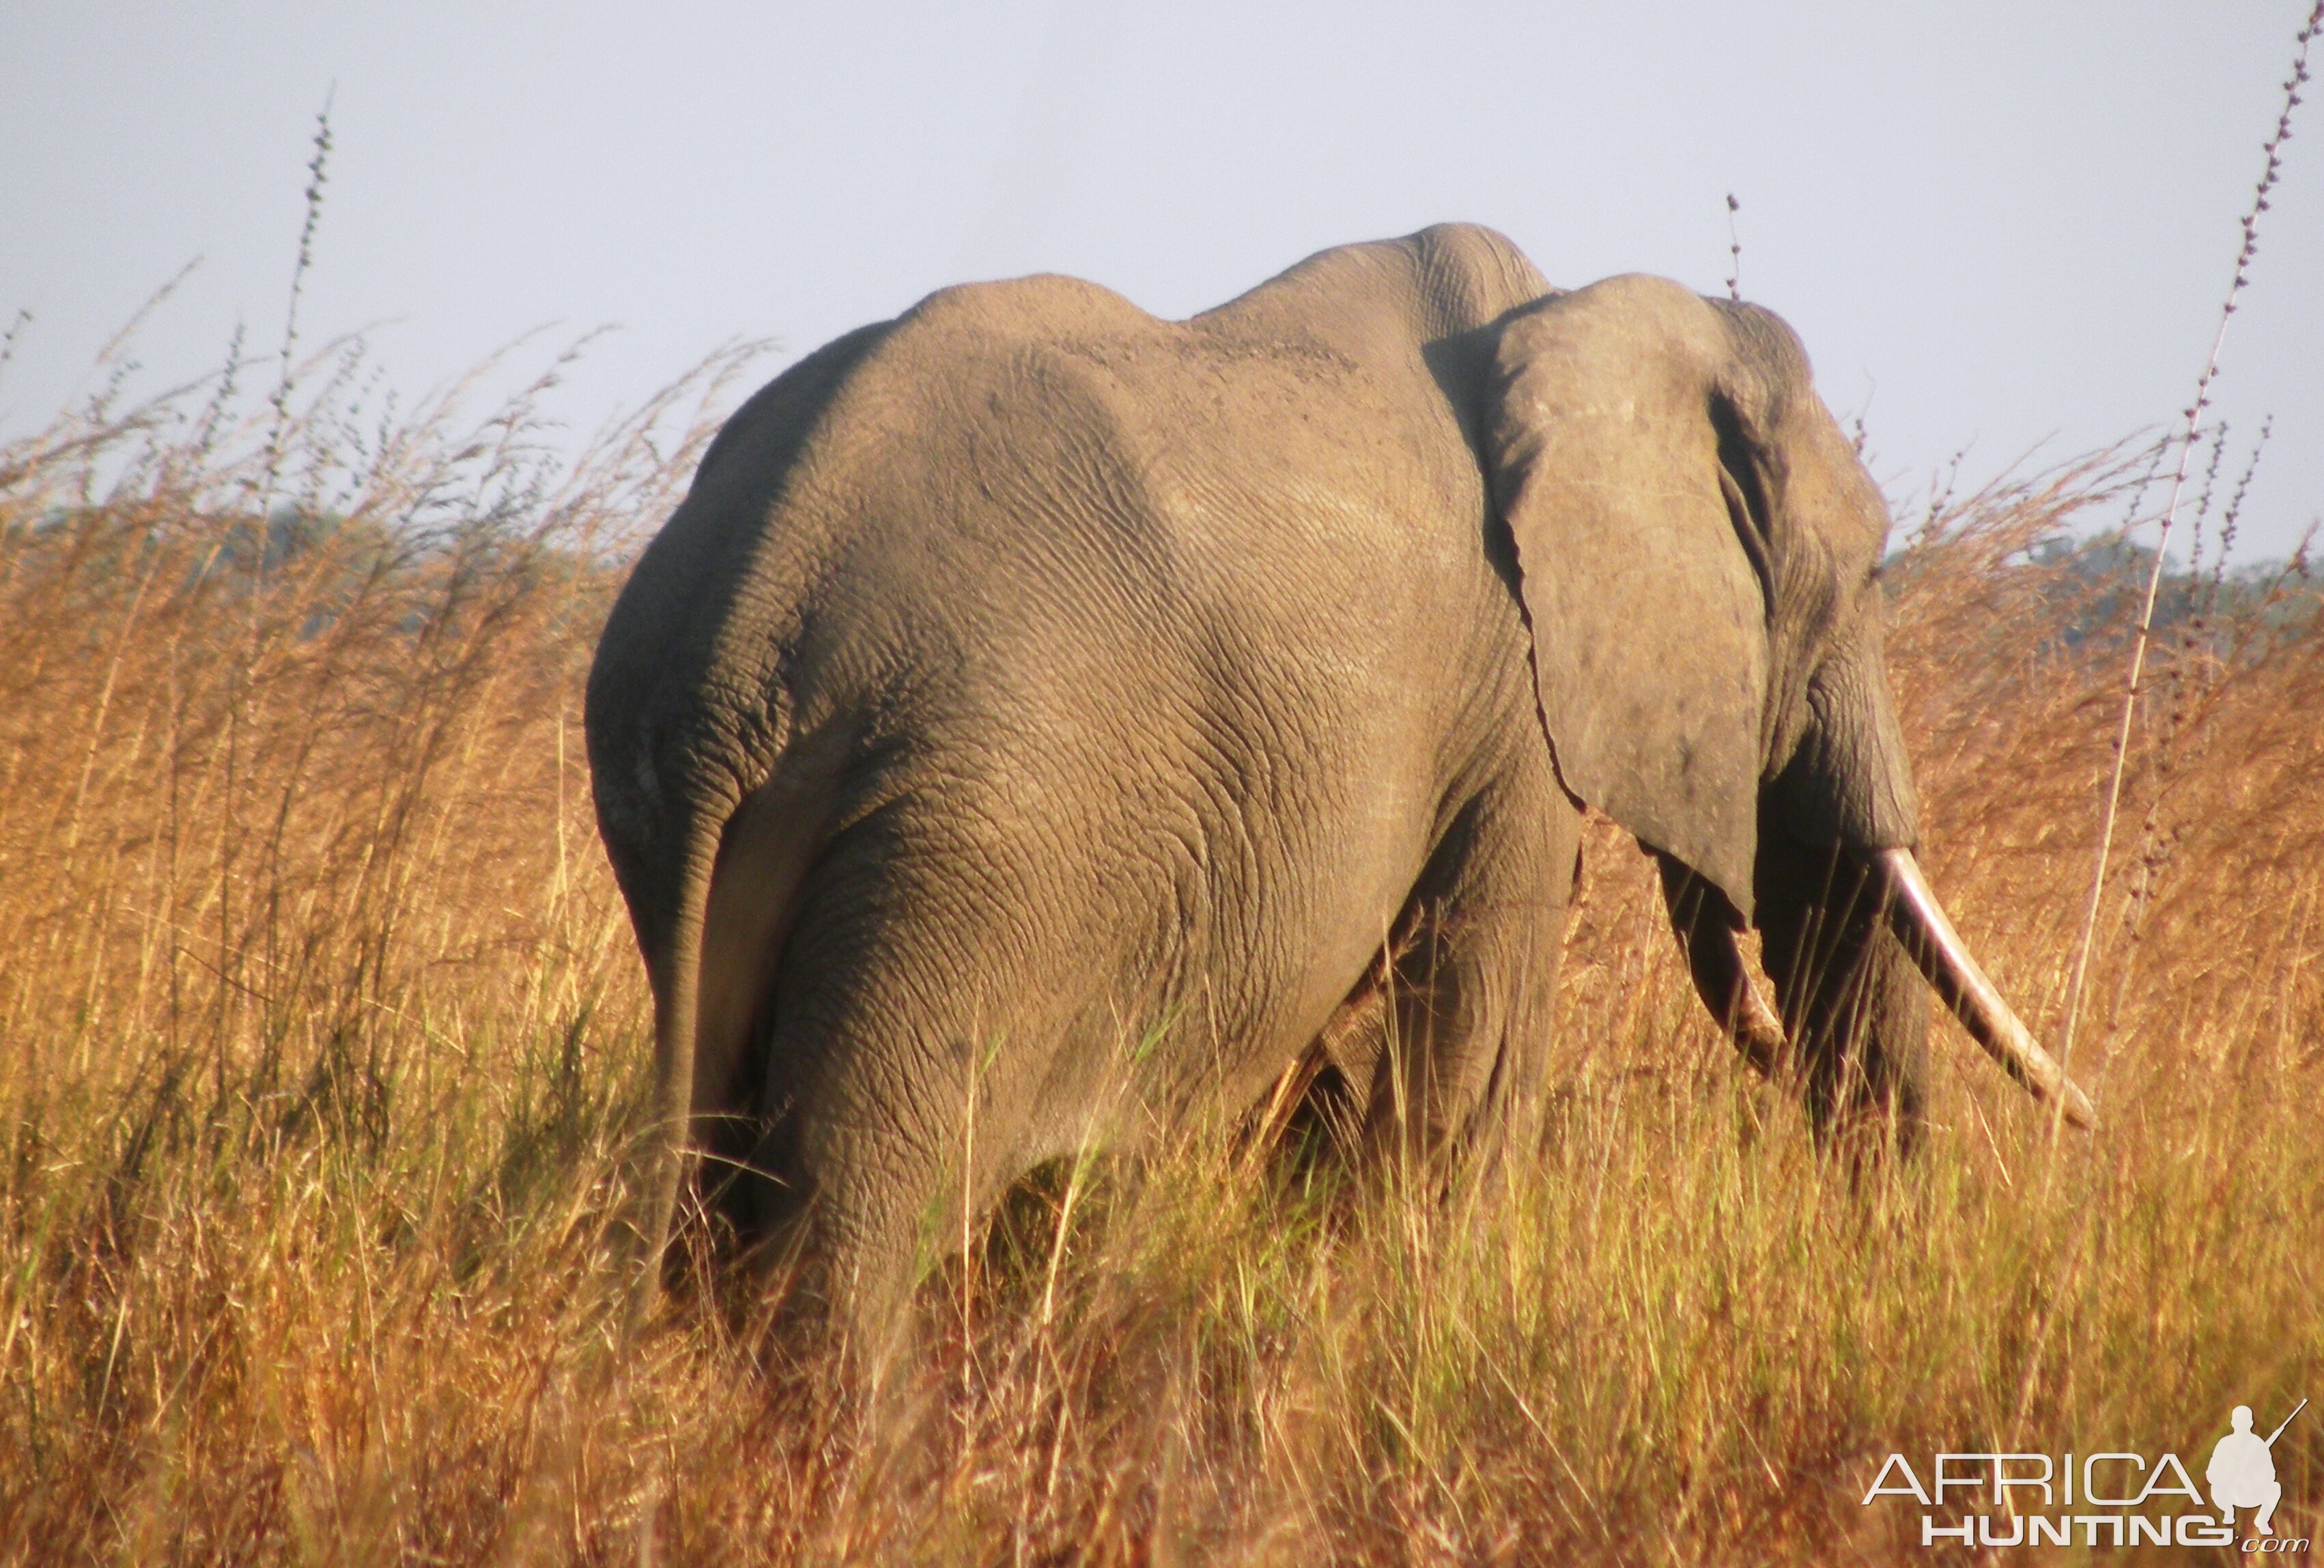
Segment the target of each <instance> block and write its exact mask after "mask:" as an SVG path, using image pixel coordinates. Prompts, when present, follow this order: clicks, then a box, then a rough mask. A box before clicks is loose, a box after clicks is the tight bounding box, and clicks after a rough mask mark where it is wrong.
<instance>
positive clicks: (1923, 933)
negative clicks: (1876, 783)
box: [1872, 849, 2098, 1128]
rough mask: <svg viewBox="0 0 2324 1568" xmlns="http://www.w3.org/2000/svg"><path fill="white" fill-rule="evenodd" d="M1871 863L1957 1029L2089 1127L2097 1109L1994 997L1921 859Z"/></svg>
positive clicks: (1899, 852) (1905, 855)
mask: <svg viewBox="0 0 2324 1568" xmlns="http://www.w3.org/2000/svg"><path fill="white" fill-rule="evenodd" d="M1872 863H1873V864H1874V865H1876V866H1877V867H1879V868H1880V873H1881V875H1882V876H1883V877H1884V878H1885V879H1886V881H1887V883H1888V892H1889V901H1888V923H1889V925H1890V926H1891V927H1893V928H1894V929H1895V933H1896V935H1897V936H1898V938H1899V939H1901V940H1902V941H1903V942H1904V950H1905V951H1906V952H1907V953H1910V954H1911V955H1913V962H1914V964H1918V965H1919V966H1920V970H1921V973H1923V974H1924V975H1926V976H1927V977H1928V981H1929V983H1930V985H1932V987H1934V988H1935V990H1936V992H1937V995H1938V996H1940V997H1941V998H1942V999H1943V1000H1944V1003H1945V1005H1946V1006H1947V1007H1949V1008H1950V1009H1952V1012H1953V1016H1954V1017H1955V1018H1957V1019H1960V1021H1961V1027H1962V1028H1965V1029H1967V1030H1969V1034H1970V1036H1971V1037H1972V1038H1974V1039H1975V1040H1976V1041H1977V1043H1978V1045H1980V1046H1983V1047H1985V1049H1986V1052H1987V1055H1989V1056H1992V1058H1993V1059H1994V1060H1995V1061H1997V1062H1998V1063H2000V1064H2001V1067H2002V1070H2003V1071H2004V1072H2006V1073H2007V1074H2008V1075H2010V1076H2011V1077H2013V1078H2015V1079H2016V1080H2017V1081H2018V1082H2019V1083H2020V1084H2024V1086H2025V1088H2026V1091H2027V1092H2028V1093H2031V1094H2032V1095H2033V1098H2035V1099H2036V1100H2056V1101H2059V1102H2061V1106H2062V1109H2063V1111H2064V1114H2065V1118H2066V1120H2067V1121H2070V1122H2072V1123H2073V1124H2074V1125H2075V1126H2076V1127H2080V1128H2089V1127H2094V1126H2096V1125H2097V1124H2098V1112H2097V1111H2094V1110H2093V1109H2091V1106H2090V1102H2089V1096H2088V1095H2086V1094H2084V1093H2082V1092H2081V1091H2080V1089H2078V1088H2076V1087H2075V1086H2074V1084H2072V1083H2071V1082H2070V1081H2069V1080H2068V1078H2067V1077H2066V1073H2065V1069H2064V1068H2062V1067H2061V1066H2059V1065H2058V1062H2057V1058H2055V1057H2054V1056H2051V1055H2050V1053H2049V1052H2047V1051H2045V1050H2043V1048H2042V1047H2041V1045H2040V1044H2039V1043H2038V1042H2037V1041H2035V1039H2034V1038H2033V1033H2032V1031H2030V1030H2028V1029H2027V1028H2026V1027H2025V1026H2024V1024H2022V1023H2020V1022H2018V1021H2017V1015H2016V1014H2015V1013H2014V1012H2012V1011H2011V1010H2010V1009H2009V1004H2008V1003H2007V1002H2006V1001H2002V1000H2001V992H1998V991H1997V990H1995V989H1994V984H1993V982H1992V981H1990V980H1988V979H1987V978H1986V973H1985V971H1984V970H1983V969H1981V968H1979V967H1978V962H1977V960H1976V959H1975V958H1973V957H1971V956H1969V948H1968V947H1967V945H1964V944H1963V943H1962V941H1961V939H1960V932H1958V931H1956V930H1954V929H1953V923H1952V921H1950V919H1948V918H1946V917H1945V909H1944V906H1943V905H1942V904H1940V903H1938V902H1937V895H1936V893H1935V891H1934V890H1932V889H1931V888H1930V886H1929V880H1928V878H1926V877H1925V876H1923V875H1922V874H1921V863H1920V862H1918V861H1916V860H1914V858H1913V852H1912V851H1911V850H1909V849H1884V850H1880V851H1878V852H1877V853H1875V854H1874V855H1873V857H1872Z"/></svg>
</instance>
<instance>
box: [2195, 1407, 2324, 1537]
mask: <svg viewBox="0 0 2324 1568" xmlns="http://www.w3.org/2000/svg"><path fill="white" fill-rule="evenodd" d="M2307 1408H2308V1401H2307V1400H2305V1399H2302V1400H2301V1402H2300V1403H2299V1404H2297V1405H2294V1406H2293V1407H2292V1416H2297V1415H2299V1414H2300V1413H2301V1411H2302V1410H2305V1409H2307ZM2292 1416H2285V1417H2284V1418H2283V1419H2282V1422H2280V1423H2279V1424H2278V1425H2277V1426H2276V1429H2275V1430H2274V1431H2273V1432H2271V1433H2269V1434H2267V1435H2266V1436H2265V1437H2260V1436H2256V1435H2255V1434H2253V1432H2252V1429H2251V1425H2252V1413H2251V1407H2250V1406H2248V1405H2238V1406H2236V1408H2235V1413H2234V1414H2233V1415H2232V1416H2229V1417H2228V1418H2227V1425H2229V1426H2231V1427H2233V1428H2234V1430H2233V1431H2231V1432H2229V1433H2228V1434H2227V1435H2226V1436H2225V1437H2222V1438H2220V1439H2219V1445H2218V1447H2217V1448H2214V1449H2213V1450H2211V1462H2210V1465H2209V1468H2207V1469H2206V1470H2205V1471H2203V1479H2204V1480H2207V1481H2209V1482H2210V1483H2211V1501H2212V1503H2213V1504H2214V1505H2216V1506H2217V1507H2218V1510H2219V1523H2221V1524H2223V1525H2232V1524H2234V1523H2235V1522H2236V1509H2237V1508H2257V1509H2258V1510H2259V1512H2258V1513H2257V1514H2255V1515H2254V1516H2253V1517H2252V1527H2253V1528H2255V1529H2256V1530H2257V1531H2259V1533H2260V1534H2261V1535H2263V1536H2273V1535H2274V1534H2275V1526H2273V1525H2272V1524H2270V1523H2268V1521H2269V1519H2271V1518H2272V1517H2274V1514H2275V1505H2276V1504H2277V1503H2279V1502H2281V1501H2282V1499H2283V1483H2282V1482H2281V1481H2279V1480H2276V1479H2275V1453H2274V1448H2275V1440H2276V1439H2277V1438H2279V1437H2281V1436H2282V1435H2283V1429H2284V1427H2286V1426H2289V1425H2292Z"/></svg>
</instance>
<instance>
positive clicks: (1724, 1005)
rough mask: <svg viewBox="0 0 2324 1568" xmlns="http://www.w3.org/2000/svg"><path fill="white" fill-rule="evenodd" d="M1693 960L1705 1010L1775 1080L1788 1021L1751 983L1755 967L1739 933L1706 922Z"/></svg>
mask: <svg viewBox="0 0 2324 1568" xmlns="http://www.w3.org/2000/svg"><path fill="white" fill-rule="evenodd" d="M1687 960H1688V963H1687V967H1688V969H1689V971H1690V972H1691V973H1692V974H1693V976H1694V989H1695V993H1696V994H1697V995H1699V996H1701V998H1702V1005H1703V1006H1704V1007H1706V1008H1708V1009H1710V1010H1711V1017H1713V1018H1715V1019H1718V1020H1719V1023H1720V1028H1724V1029H1725V1030H1727V1032H1728V1035H1729V1038H1731V1039H1733V1040H1734V1042H1735V1048H1736V1049H1737V1050H1738V1051H1740V1052H1742V1053H1743V1056H1744V1059H1745V1060H1746V1061H1748V1062H1749V1063H1750V1064H1751V1065H1753V1066H1754V1067H1757V1069H1758V1070H1759V1072H1760V1074H1761V1075H1763V1076H1766V1077H1769V1078H1772V1077H1774V1076H1775V1074H1776V1073H1777V1071H1778V1070H1779V1069H1780V1068H1781V1066H1782V1065H1783V1061H1784V1020H1783V1019H1781V1018H1779V1017H1777V1016H1776V1013H1775V1009H1774V1008H1772V1007H1770V1006H1768V1005H1767V999H1766V997H1764V996H1762V995H1760V994H1759V988H1758V987H1757V985H1754V984H1753V983H1752V982H1751V970H1750V966H1749V965H1748V964H1745V963H1744V962H1743V950H1742V948H1741V947H1740V946H1738V945H1737V944H1736V940H1735V932H1734V931H1733V930H1732V929H1730V928H1729V927H1726V926H1722V925H1720V924H1718V923H1717V922H1715V921H1710V920H1706V921H1703V922H1701V924H1700V925H1698V926H1696V927H1695V928H1694V931H1693V940H1692V942H1691V943H1690V944H1689V945H1688V953H1687Z"/></svg>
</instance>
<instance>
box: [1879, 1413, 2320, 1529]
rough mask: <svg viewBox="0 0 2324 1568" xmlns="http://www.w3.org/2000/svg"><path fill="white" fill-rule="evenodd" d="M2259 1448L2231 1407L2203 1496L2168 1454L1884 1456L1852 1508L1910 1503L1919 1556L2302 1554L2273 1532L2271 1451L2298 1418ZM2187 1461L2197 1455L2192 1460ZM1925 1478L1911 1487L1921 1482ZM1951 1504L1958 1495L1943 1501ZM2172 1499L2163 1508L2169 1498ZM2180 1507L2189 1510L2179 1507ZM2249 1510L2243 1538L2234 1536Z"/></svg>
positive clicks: (2278, 1487) (2276, 1486) (2275, 1485)
mask: <svg viewBox="0 0 2324 1568" xmlns="http://www.w3.org/2000/svg"><path fill="white" fill-rule="evenodd" d="M2307 1408H2308V1401H2307V1400H2305V1399H2302V1400H2301V1401H2300V1403H2299V1404H2297V1405H2295V1406H2293V1407H2292V1414H2291V1415H2290V1416H2285V1417H2284V1418H2283V1419H2282V1421H2279V1422H2278V1423H2276V1426H2275V1430H2274V1431H2273V1432H2271V1433H2269V1434H2267V1435H2266V1436H2264V1437H2262V1436H2261V1435H2260V1434H2258V1433H2256V1432H2254V1431H2253V1430H2252V1411H2251V1407H2250V1406H2248V1405H2238V1406H2236V1407H2235V1409H2234V1411H2233V1412H2232V1413H2231V1414H2230V1415H2229V1416H2228V1419H2227V1425H2228V1428H2229V1430H2228V1431H2227V1434H2225V1435H2224V1436H2222V1437H2221V1438H2219V1440H2218V1442H2217V1443H2214V1444H2213V1445H2212V1448H2211V1460H2210V1463H2209V1464H2208V1465H2207V1466H2205V1467H2204V1471H2203V1480H2204V1481H2205V1482H2206V1483H2207V1484H2208V1487H2209V1492H2210V1497H2209V1505H2210V1511H2196V1510H2200V1509H2202V1508H2204V1503H2205V1499H2204V1495H2203V1490H2201V1489H2199V1488H2198V1487H2197V1486H2196V1484H2195V1479H2194V1477H2193V1476H2191V1475H2190V1474H2189V1473H2188V1469H2187V1466H2186V1465H2185V1464H2184V1463H2182V1462H2181V1461H2180V1458H2179V1456H2178V1455H2177V1454H2175V1453H2163V1454H2159V1455H2156V1456H2155V1457H2153V1459H2151V1460H2150V1459H2149V1458H2148V1456H2147V1455H2145V1454H2144V1453H2135V1452H2133V1451H2131V1450H2127V1449H2108V1450H2105V1451H2102V1452H2098V1453H2062V1454H2050V1453H1936V1454H1932V1455H1930V1456H1929V1457H1928V1460H1927V1462H1926V1463H1927V1467H1928V1468H1927V1470H1926V1471H1925V1472H1923V1471H1921V1470H1918V1469H1916V1468H1915V1467H1914V1463H1913V1462H1912V1461H1911V1460H1909V1459H1907V1458H1906V1457H1905V1456H1904V1455H1903V1454H1901V1453H1892V1454H1890V1455H1889V1456H1888V1457H1887V1459H1886V1462H1883V1463H1882V1465H1881V1466H1880V1470H1879V1472H1878V1473H1877V1474H1876V1475H1875V1476H1874V1477H1873V1478H1872V1486H1871V1489H1870V1490H1867V1492H1866V1493H1865V1494H1864V1506H1865V1507H1867V1508H1870V1507H1872V1506H1873V1505H1874V1504H1875V1503H1877V1502H1878V1501H1879V1500H1880V1499H1883V1498H1911V1499H1914V1501H1915V1502H1917V1503H1919V1504H1920V1505H1921V1507H1922V1508H1923V1510H1925V1511H1924V1512H1923V1514H1922V1515H1921V1545H1923V1546H1939V1545H1951V1544H1954V1543H1958V1544H1960V1545H1962V1546H1965V1547H1972V1548H1974V1547H1986V1548H1988V1549H1990V1548H1994V1547H2006V1546H2071V1545H2081V1546H2083V1547H2086V1548H2099V1547H2107V1546H2113V1547H2126V1546H2127V1547H2134V1548H2135V1547H2138V1546H2172V1545H2177V1546H2237V1545H2240V1549H2241V1551H2242V1552H2243V1553H2246V1554H2257V1553H2266V1554H2270V1555H2274V1554H2282V1553H2299V1554H2305V1553H2307V1552H2308V1551H2309V1550H2310V1543H2309V1540H2308V1538H2307V1537H2306V1536H2298V1537H2296V1538H2295V1537H2287V1536H2278V1535H2277V1534H2276V1533H2275V1523H2274V1520H2275V1509H2276V1505H2277V1504H2279V1503H2281V1502H2282V1500H2283V1483H2282V1481H2280V1480H2277V1479H2276V1473H2275V1440H2276V1439H2277V1438H2279V1437H2281V1436H2282V1435H2283V1430H2284V1428H2285V1427H2287V1426H2289V1425H2292V1420H2293V1418H2294V1417H2295V1416H2298V1415H2299V1414H2300V1413H2301V1411H2302V1410H2305V1409H2307ZM2197 1452H2200V1450H2198V1451H2197ZM1923 1473H1925V1474H1926V1475H1927V1477H1928V1480H1926V1482H1923V1479H1922V1477H1923ZM1955 1493H1961V1494H1966V1495H1962V1496H1954V1495H1951V1494H1955ZM2173 1499H2182V1500H2179V1501H2175V1502H2174V1501H2173ZM2190 1505H2191V1507H2190ZM2239 1509H2247V1510H2249V1518H2248V1520H2247V1526H2248V1528H2249V1530H2250V1531H2251V1532H2252V1533H2251V1534H2249V1535H2246V1534H2245V1533H2244V1531H2243V1530H2242V1529H2239V1528H2237V1526H2236V1513H2237V1510H2239Z"/></svg>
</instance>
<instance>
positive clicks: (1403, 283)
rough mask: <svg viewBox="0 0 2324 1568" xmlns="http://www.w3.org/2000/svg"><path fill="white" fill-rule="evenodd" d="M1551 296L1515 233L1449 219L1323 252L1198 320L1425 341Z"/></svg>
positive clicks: (1229, 327) (1222, 327)
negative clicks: (1515, 240) (1511, 237)
mask: <svg viewBox="0 0 2324 1568" xmlns="http://www.w3.org/2000/svg"><path fill="white" fill-rule="evenodd" d="M1547 292H1549V285H1548V283H1547V282H1546V281H1544V280H1543V278H1542V275H1541V273H1540V272H1538V271H1536V270H1535V267H1534V264H1533V263H1531V262H1529V261H1527V260H1526V256H1525V254H1524V253H1523V252H1522V251H1520V250H1518V249H1517V246H1516V244H1513V243H1511V241H1510V240H1509V239H1508V236H1507V235H1502V234H1500V233H1499V232H1497V231H1495V230H1493V229H1489V228H1487V227H1485V226H1483V225H1481V224H1471V223H1445V224H1437V225H1434V226H1431V227H1428V228H1425V229H1421V230H1419V231H1418V232H1417V233H1415V234H1408V235H1402V236H1401V237H1399V238H1396V239H1387V240H1369V241H1365V242H1363V243H1361V244H1348V245H1337V246H1334V247H1333V248H1332V249H1331V250H1327V251H1319V252H1317V253H1316V254H1314V255H1312V256H1309V257H1308V258H1307V259H1306V260H1305V261H1303V262H1301V263H1298V264H1297V265H1296V266H1293V267H1291V268H1289V269H1287V270H1286V271H1285V272H1279V273H1277V275H1276V276H1275V277H1273V278H1270V279H1268V281H1266V282H1264V283H1261V284H1260V285H1259V287H1258V288H1256V289H1253V290H1251V291H1250V292H1248V293H1245V294H1241V295H1239V296H1238V297H1236V298H1235V299H1232V300H1228V301H1227V302H1226V303H1225V304H1223V305H1221V306H1219V307H1217V308H1216V309H1212V310H1208V311H1205V312H1203V314H1202V315H1200V316H1198V317H1196V318H1194V322H1193V323H1192V324H1193V325H1194V326H1197V327H1204V328H1206V329H1209V330H1212V331H1219V332H1234V331H1238V330H1253V329H1257V330H1271V331H1276V332H1281V331H1283V330H1286V328H1297V327H1304V328H1305V329H1306V330H1309V331H1313V332H1316V333H1320V334H1322V335H1323V336H1325V337H1347V336H1351V335H1353V336H1357V337H1362V336H1369V335H1377V334H1379V333H1383V332H1386V333H1391V334H1393V335H1394V336H1395V337H1397V338H1399V339H1401V340H1403V341H1405V342H1407V343H1409V342H1413V341H1422V342H1425V341H1427V340H1428V339H1431V338H1434V337H1443V336H1445V335H1448V334H1451V333H1456V332H1465V331H1468V330H1470V329H1471V328H1472V327H1481V326H1483V325H1484V324H1485V323H1487V322H1489V321H1490V320H1492V319H1494V318H1496V317H1498V316H1500V315H1502V314H1503V313H1505V312H1507V311H1508V310H1510V309H1515V308H1516V307H1517V306H1519V305H1522V304H1524V303H1526V301H1528V300H1535V299H1538V298H1540V297H1541V296H1542V295H1543V294H1545V293H1547Z"/></svg>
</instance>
